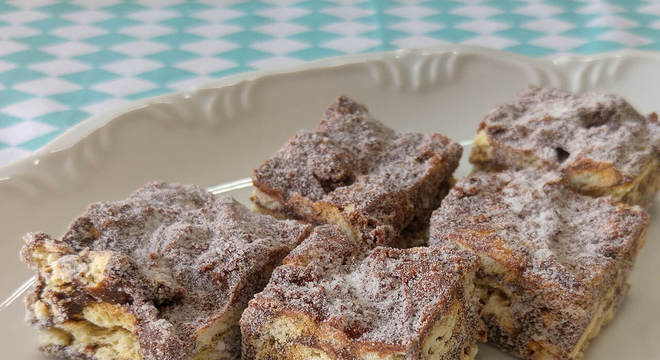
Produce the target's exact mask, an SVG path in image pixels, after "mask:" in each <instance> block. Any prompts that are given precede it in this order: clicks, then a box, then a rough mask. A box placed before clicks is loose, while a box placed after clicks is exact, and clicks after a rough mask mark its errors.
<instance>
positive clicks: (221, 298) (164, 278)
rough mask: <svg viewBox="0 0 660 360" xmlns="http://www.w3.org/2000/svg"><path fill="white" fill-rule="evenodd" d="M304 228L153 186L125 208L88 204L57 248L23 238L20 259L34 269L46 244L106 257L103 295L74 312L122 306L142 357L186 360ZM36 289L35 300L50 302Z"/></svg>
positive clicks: (187, 189)
mask: <svg viewBox="0 0 660 360" xmlns="http://www.w3.org/2000/svg"><path fill="white" fill-rule="evenodd" d="M310 228H311V226H310V225H303V224H300V223H298V222H295V221H278V220H275V219H274V218H272V217H269V216H265V215H258V214H253V213H251V212H250V211H249V210H248V209H247V208H245V207H244V206H243V205H241V204H239V203H238V202H236V201H235V200H233V199H231V198H228V197H214V196H213V195H211V194H209V193H207V192H205V191H203V190H202V189H200V188H198V187H196V186H184V185H175V184H167V183H149V184H147V185H146V186H144V187H143V188H141V189H140V190H138V191H137V192H136V193H134V194H133V195H131V196H130V197H128V198H127V199H126V200H122V201H114V202H101V203H95V204H92V205H90V207H89V209H88V210H87V212H86V213H85V214H84V215H83V216H81V217H79V218H78V219H76V220H75V221H74V222H73V224H72V225H71V226H70V228H69V230H68V231H67V232H66V233H65V235H64V236H63V238H62V240H55V239H51V238H50V237H48V236H47V235H45V234H39V233H37V234H30V235H28V236H27V237H26V242H27V245H26V246H25V247H24V249H23V251H22V256H23V259H24V261H26V262H27V263H28V264H30V265H31V267H33V268H35V270H37V265H36V263H34V262H33V261H32V259H31V256H32V255H31V254H32V251H33V250H34V249H35V248H36V247H38V246H40V245H41V244H43V243H45V242H49V243H53V244H58V246H60V247H61V248H62V249H64V250H63V251H65V252H67V253H68V254H70V255H66V256H70V257H81V256H85V255H84V254H86V253H88V252H89V251H90V250H92V251H94V250H99V251H109V252H110V253H111V260H110V263H109V265H108V267H107V268H106V269H105V273H104V277H105V278H106V280H105V282H104V285H103V288H102V289H101V290H100V291H97V293H95V294H86V295H85V296H84V297H83V298H80V299H78V301H80V302H81V303H80V304H76V306H84V305H85V304H86V303H87V302H93V301H100V300H104V301H110V302H114V303H119V304H123V305H124V306H125V307H126V308H127V309H128V310H130V311H131V313H133V315H134V316H135V317H136V318H137V319H138V324H137V326H138V338H139V340H140V343H141V344H142V345H143V346H142V354H143V357H144V358H145V359H180V358H185V357H187V356H190V355H191V351H192V350H193V348H194V344H195V338H196V333H197V331H200V330H201V329H203V328H204V327H205V326H208V325H209V324H211V323H212V322H213V321H214V320H216V319H218V318H220V317H222V316H231V315H232V313H233V312H235V311H241V310H242V309H243V308H244V307H245V306H247V302H248V300H249V299H250V298H251V296H252V295H253V294H254V293H255V292H257V291H259V290H261V288H262V287H263V286H265V284H266V282H267V281H268V277H269V272H270V269H272V268H274V267H275V266H277V265H278V264H279V262H280V260H281V259H282V258H283V257H284V256H285V255H286V254H287V253H288V252H289V251H290V250H291V249H292V248H293V247H295V246H296V245H297V244H298V243H299V242H300V241H301V240H302V239H303V238H304V237H305V236H306V235H307V234H308V232H309V231H310ZM40 282H43V279H41V278H40ZM40 289H43V284H42V285H41V286H39V287H38V289H37V292H36V293H35V295H36V296H37V297H47V296H49V295H48V294H45V293H40V292H39V291H40ZM46 290H47V289H46ZM46 290H45V291H46ZM77 291H80V292H84V291H85V290H84V288H81V289H78V290H77ZM74 300H76V299H72V301H74ZM53 306H55V305H53ZM63 320H67V319H63ZM41 325H42V326H48V325H50V324H48V323H46V324H41ZM231 331H233V332H237V331H238V326H237V324H236V325H235V326H234V327H233V328H232V329H231ZM236 339H237V338H236ZM236 339H235V340H234V341H237V340H236ZM226 345H227V346H229V347H230V348H229V349H228V351H229V353H230V354H234V356H237V354H238V353H239V352H240V344H238V343H233V344H226ZM68 356H72V354H68Z"/></svg>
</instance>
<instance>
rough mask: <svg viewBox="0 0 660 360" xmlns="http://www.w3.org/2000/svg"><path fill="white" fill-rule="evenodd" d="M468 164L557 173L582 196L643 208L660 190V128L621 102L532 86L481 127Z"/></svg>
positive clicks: (653, 118)
mask: <svg viewBox="0 0 660 360" xmlns="http://www.w3.org/2000/svg"><path fill="white" fill-rule="evenodd" d="M470 161H471V162H472V163H473V164H474V165H476V167H477V168H478V169H481V170H493V169H504V168H509V169H523V168H526V167H537V168H541V169H550V170H558V171H561V172H562V174H563V179H564V181H566V182H567V183H568V184H569V185H571V186H572V187H573V188H575V189H576V190H578V191H580V192H581V193H583V194H586V195H591V196H601V195H612V196H613V197H615V198H616V199H619V200H623V201H625V202H627V203H630V204H640V205H645V204H648V203H649V202H651V201H652V200H653V198H654V196H655V193H656V192H657V190H658V188H659V187H660V122H659V121H658V117H657V115H656V114H655V113H653V114H651V115H649V116H642V115H640V114H639V113H638V112H637V111H636V110H635V109H634V108H633V107H632V106H631V105H630V104H629V103H628V102H626V100H624V99H623V98H621V97H620V96H616V95H604V94H593V93H589V94H584V95H574V94H571V93H568V92H565V91H562V90H557V89H545V88H539V87H530V88H529V89H527V90H524V91H522V92H520V93H519V94H518V97H517V98H516V99H515V100H514V101H512V102H510V103H507V104H504V105H500V106H498V107H496V108H495V109H494V110H492V111H491V112H490V113H489V114H488V115H487V116H486V118H485V119H484V120H483V121H482V122H481V124H480V126H479V131H478V133H477V136H476V138H475V139H474V148H473V150H472V153H471V155H470Z"/></svg>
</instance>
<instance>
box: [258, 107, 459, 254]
mask: <svg viewBox="0 0 660 360" xmlns="http://www.w3.org/2000/svg"><path fill="white" fill-rule="evenodd" d="M461 154H462V147H461V146H460V145H459V144H457V143H454V142H452V141H451V140H449V139H448V138H446V137H445V136H443V135H440V134H431V135H423V134H420V133H396V132H395V131H394V130H392V129H390V128H388V127H386V126H385V125H384V124H382V123H381V122H379V121H377V120H375V119H373V118H372V117H371V116H370V115H369V113H368V112H367V109H366V108H365V107H364V106H362V105H360V104H358V103H356V102H355V101H353V100H351V99H349V98H347V97H343V96H342V97H339V98H338V99H337V100H336V101H335V102H334V103H333V104H332V105H330V107H329V108H328V109H327V110H326V112H325V114H324V115H323V117H322V120H321V123H320V124H319V126H318V127H317V128H316V130H315V131H309V130H300V131H298V132H297V133H296V134H295V135H294V136H293V138H291V139H290V140H289V142H288V143H286V144H285V145H284V146H283V147H282V148H281V149H280V150H279V151H278V152H277V153H276V154H275V155H274V156H273V157H272V158H270V159H269V160H266V161H265V162H264V163H263V164H262V165H261V166H259V168H257V169H256V170H255V171H254V173H253V175H252V180H253V183H254V186H255V187H256V190H255V193H254V195H253V197H252V200H253V201H254V203H255V206H256V208H257V210H259V211H261V212H265V213H269V214H272V215H275V216H278V217H282V218H295V219H301V220H304V221H307V222H312V223H317V224H320V223H329V224H337V225H339V226H340V227H341V228H342V229H343V230H344V231H346V233H347V234H349V235H350V236H352V237H353V238H355V239H364V240H365V241H367V242H369V243H372V244H375V245H392V244H393V241H395V239H397V237H398V236H399V234H400V233H401V232H402V231H403V230H404V229H405V228H406V227H407V226H409V225H410V224H414V226H415V227H418V228H419V227H424V226H427V225H428V220H429V217H430V215H431V212H432V211H433V210H434V209H435V208H436V207H437V206H438V205H439V202H440V199H441V197H442V196H444V194H445V193H446V191H448V189H449V188H450V186H449V182H450V179H451V174H452V173H453V172H454V170H455V169H456V167H457V166H458V161H459V159H460V157H461ZM420 224H421V225H420Z"/></svg>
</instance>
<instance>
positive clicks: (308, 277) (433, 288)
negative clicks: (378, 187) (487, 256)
mask: <svg viewBox="0 0 660 360" xmlns="http://www.w3.org/2000/svg"><path fill="white" fill-rule="evenodd" d="M476 267H477V265H476V258H475V257H474V256H472V255H470V254H469V253H468V252H466V251H462V250H456V249H454V248H453V247H447V246H445V247H424V248H412V249H405V250H402V249H394V248H385V247H376V248H375V249H370V247H369V246H368V245H366V244H363V243H362V242H356V241H354V240H352V239H349V238H348V237H347V236H346V235H345V234H344V233H343V232H342V231H341V230H340V229H338V228H337V227H334V226H329V225H324V226H321V227H317V228H316V229H315V231H314V232H313V233H312V235H310V237H309V238H307V239H306V240H305V241H303V242H302V244H301V245H300V246H298V247H297V248H296V249H295V250H293V251H292V252H291V253H290V254H289V255H288V256H287V257H286V259H285V260H284V262H283V265H282V266H280V267H278V268H277V269H275V271H274V272H273V276H272V277H271V280H270V282H269V284H268V286H267V287H266V289H265V290H264V291H263V292H261V293H259V294H257V295H256V296H255V298H254V299H253V300H251V301H250V305H249V306H248V308H247V309H246V310H245V312H244V313H243V316H242V318H241V331H242V334H243V358H244V359H273V360H274V359H472V358H474V356H475V354H476V346H475V342H476V340H477V339H483V335H484V330H483V327H482V324H481V322H480V320H479V315H478V313H479V311H478V305H477V299H476V293H475V290H474V284H473V280H474V274H475V270H476Z"/></svg>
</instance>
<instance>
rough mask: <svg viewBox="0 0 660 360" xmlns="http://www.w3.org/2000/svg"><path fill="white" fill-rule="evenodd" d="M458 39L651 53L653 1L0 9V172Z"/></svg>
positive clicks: (69, 4)
mask: <svg viewBox="0 0 660 360" xmlns="http://www.w3.org/2000/svg"><path fill="white" fill-rule="evenodd" d="M444 43H464V44H472V45H480V46H486V47H491V48H497V49H502V50H507V51H514V52H517V53H521V54H525V55H531V56H554V55H557V54H591V53H596V52H603V51H611V50H619V49H625V48H635V49H646V50H660V4H657V3H653V2H645V1H640V0H633V1H620V0H608V1H575V2H570V1H562V2H554V1H550V0H521V1H501V2H500V1H489V0H449V1H434V0H390V1H382V2H381V1H370V0H328V1H322V2H316V1H303V0H251V1H246V0H231V1H230V0H227V1H214V0H191V1H185V0H137V1H126V0H93V1H88V0H72V1H63V0H11V1H6V2H4V3H0V134H4V135H2V137H0V166H1V165H4V164H7V163H9V162H12V161H15V160H18V159H20V158H21V157H22V156H25V155H26V154H29V153H30V152H32V151H34V150H37V149H38V148H40V147H41V146H43V145H44V144H46V143H47V142H48V141H50V140H52V139H53V138H54V137H55V136H57V135H59V134H61V133H62V132H63V131H65V130H66V129H68V128H70V127H71V126H73V125H75V124H76V123H78V122H80V121H83V120H84V119H85V118H87V117H89V116H91V115H93V114H97V113H98V112H99V111H104V110H107V109H109V108H112V107H116V106H119V105H121V104H125V103H126V102H129V101H132V100H135V99H139V98H144V97H148V96H153V95H157V94H162V93H165V92H170V91H174V90H178V89H188V88H191V87H195V86H197V85H199V84H200V83H201V82H206V81H210V80H213V79H217V78H219V77H222V76H225V75H229V74H234V73H237V72H241V71H250V70H255V69H271V68H275V67H286V66H291V65H294V64H298V63H301V62H304V61H309V60H313V59H317V58H322V57H326V56H335V55H342V54H352V53H360V52H370V51H386V50H394V49H397V48H419V47H424V46H433V45H437V44H444Z"/></svg>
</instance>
